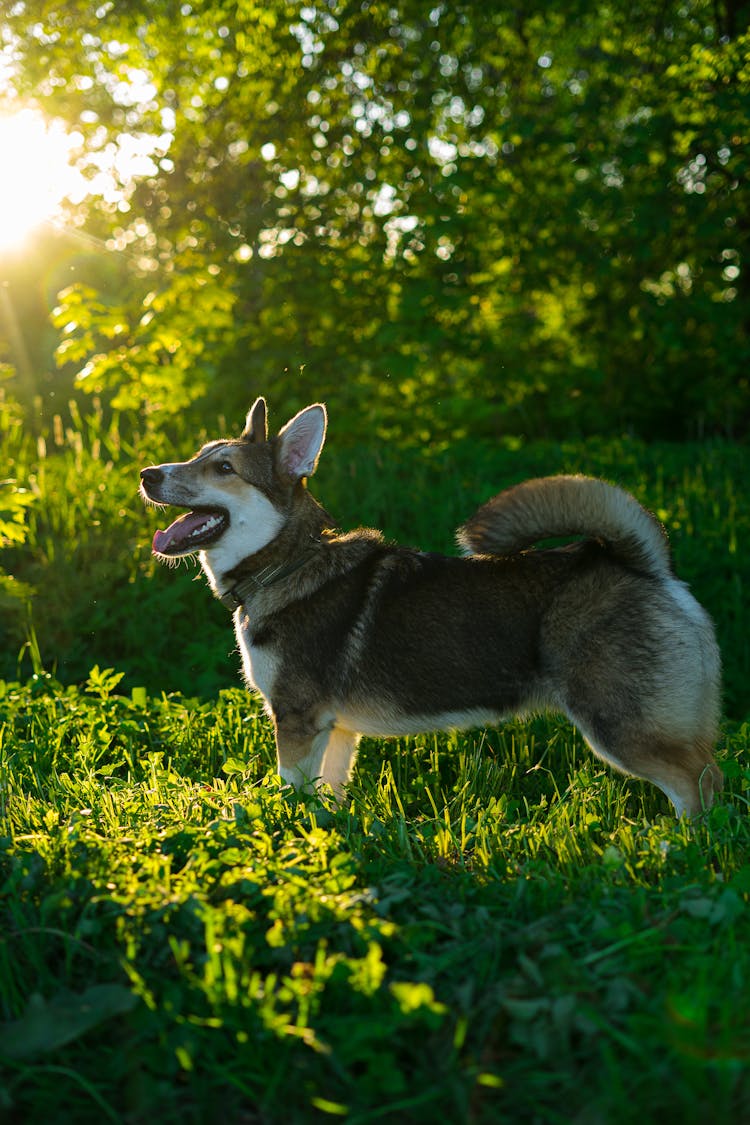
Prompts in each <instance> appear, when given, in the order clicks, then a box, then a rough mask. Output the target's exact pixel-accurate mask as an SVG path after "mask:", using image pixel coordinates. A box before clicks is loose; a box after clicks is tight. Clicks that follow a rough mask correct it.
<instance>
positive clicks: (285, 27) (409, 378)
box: [6, 0, 750, 443]
mask: <svg viewBox="0 0 750 1125" xmlns="http://www.w3.org/2000/svg"><path fill="white" fill-rule="evenodd" d="M749 15H750V7H749V6H748V4H747V3H735V2H734V0H731V2H730V0H718V2H715V0H690V3H684V2H683V0H668V2H666V3H664V2H663V0H638V2H637V3H635V4H629V5H628V6H627V7H618V6H617V5H612V4H603V3H600V2H599V0H569V2H568V3H566V4H564V5H562V4H561V5H552V6H551V5H550V4H548V3H546V2H545V3H539V2H538V0H535V2H532V3H526V4H524V5H522V6H521V7H520V8H518V7H513V6H511V5H497V4H489V5H477V4H475V3H469V2H468V0H457V2H452V3H451V4H438V5H435V6H433V7H432V8H428V7H426V6H425V5H424V4H423V3H417V2H415V0H402V2H400V3H398V4H395V5H394V4H392V3H385V2H382V0H377V2H374V3H368V4H367V5H365V6H364V7H362V6H361V5H359V6H358V5H356V4H355V5H351V4H349V3H348V2H346V0H330V2H329V3H326V4H325V5H321V6H314V5H309V4H305V3H302V2H298V0H294V2H292V3H290V2H288V0H269V2H268V3H266V4H263V5H258V4H256V3H240V4H237V3H235V2H232V3H228V2H226V3H225V2H219V3H217V2H216V0H211V2H210V3H208V2H206V0H193V2H192V3H190V4H183V5H181V6H180V7H178V8H177V7H175V6H174V5H173V4H168V3H166V2H164V0H160V2H158V3H153V2H152V0H149V3H143V2H141V0H136V2H133V3H128V4H126V5H114V6H113V5H104V6H102V5H101V4H99V3H98V0H97V2H96V3H94V2H92V0H75V2H74V3H70V2H66V3H65V4H60V3H50V2H49V0H27V2H26V3H25V4H23V5H16V6H15V7H14V8H13V10H12V11H11V12H10V13H9V14H8V17H7V21H6V23H7V34H8V37H9V38H10V39H11V41H12V44H13V56H14V65H15V68H16V69H15V75H14V83H15V85H16V87H17V89H18V90H19V92H20V93H21V94H24V93H28V94H30V95H31V96H33V97H34V99H35V100H36V101H37V102H38V103H39V104H41V105H42V106H44V107H45V108H47V109H48V110H49V112H50V114H52V115H56V116H59V117H61V118H63V119H64V120H65V121H66V122H67V123H68V124H69V125H70V126H71V127H75V128H76V129H77V130H78V131H79V132H80V134H81V135H82V136H83V138H84V144H83V151H82V155H81V163H82V165H83V167H84V168H86V169H87V170H88V172H89V174H90V175H91V176H94V175H95V173H96V171H97V170H98V167H99V165H100V164H101V163H105V162H107V159H108V157H109V158H111V155H112V154H113V153H116V152H118V151H120V150H122V151H123V152H125V151H126V150H127V146H128V144H129V143H130V142H129V141H128V137H129V136H136V137H137V138H138V141H139V143H141V142H145V141H148V142H149V143H150V145H151V149H152V155H151V158H150V166H149V169H148V171H147V173H146V174H145V175H144V176H142V178H141V179H139V180H133V181H131V180H128V178H127V175H126V174H125V173H123V175H122V179H123V182H122V183H119V184H117V185H116V186H117V187H118V188H119V190H120V192H121V198H120V200H119V202H116V201H114V200H113V199H111V198H107V199H100V198H95V199H92V200H90V201H89V202H88V203H87V204H86V205H85V206H83V207H82V208H81V212H82V213H81V215H79V216H78V218H79V220H80V219H83V218H85V219H86V222H87V230H88V232H89V233H90V234H92V235H94V236H95V237H100V238H101V239H102V240H103V242H104V243H105V244H106V246H107V247H108V248H109V249H110V250H112V251H118V253H119V255H120V256H119V258H118V259H117V262H118V266H119V276H117V278H116V280H115V278H114V277H112V276H110V277H109V278H108V279H107V281H106V284H105V285H104V287H102V285H101V284H96V285H94V286H93V287H92V285H91V284H90V278H89V276H88V273H90V271H87V267H83V268H82V274H81V268H79V276H81V277H82V280H81V281H80V282H79V283H78V284H77V285H74V286H73V287H68V288H67V289H66V291H65V292H64V293H63V295H62V297H61V299H60V302H59V306H58V309H59V312H58V314H57V316H56V321H57V324H58V327H59V328H60V329H61V331H62V340H61V342H60V345H59V347H58V358H59V359H60V361H61V362H63V363H65V364H66V365H67V369H68V370H77V371H78V372H79V378H80V380H81V385H82V386H83V387H87V388H90V389H91V390H94V391H96V392H100V391H106V392H107V393H108V394H112V395H114V396H115V398H116V401H117V403H118V404H119V405H121V406H127V407H131V406H136V405H143V406H144V408H145V409H149V410H154V409H158V410H160V411H162V412H163V413H164V414H165V415H169V414H171V415H174V416H176V415H178V414H180V413H181V412H183V411H184V410H185V409H186V408H188V407H189V406H190V404H191V403H194V402H196V400H199V401H200V404H201V407H202V408H203V409H205V408H206V407H208V409H209V412H210V413H211V414H212V415H213V414H215V413H217V412H218V411H226V412H229V411H233V412H235V413H239V411H240V410H241V409H243V408H244V405H245V403H246V402H247V400H248V399H249V398H250V397H251V395H252V394H253V393H255V392H260V391H262V392H264V393H269V394H270V393H273V397H274V400H275V401H276V402H283V404H284V406H285V408H288V409H291V408H292V407H298V406H299V405H300V404H301V403H302V402H303V401H305V400H309V399H311V398H320V397H322V398H327V399H328V400H330V401H331V402H335V403H336V405H337V409H338V412H339V415H340V416H342V417H345V418H346V419H347V428H348V431H349V432H350V433H351V434H352V435H355V436H356V437H357V438H358V439H361V438H362V437H363V436H364V435H372V434H373V433H376V434H378V435H381V436H397V437H398V438H399V439H400V440H401V441H402V442H403V441H407V440H408V441H415V442H417V443H419V442H421V441H423V440H426V439H427V437H428V435H430V436H431V437H432V438H434V437H435V436H439V437H440V438H446V437H450V438H454V437H456V436H458V435H462V434H468V433H472V434H475V435H476V434H482V435H490V436H495V435H496V434H497V432H498V429H499V428H503V429H504V430H506V431H511V432H513V433H518V432H522V433H525V434H527V435H529V436H532V435H533V436H543V437H559V436H560V435H569V434H579V435H580V434H589V433H596V432H608V433H619V432H622V431H623V430H631V431H634V432H636V433H639V434H640V435H641V436H644V437H654V436H660V437H669V438H675V437H678V438H683V437H685V436H691V437H700V436H702V435H703V434H705V433H722V434H725V435H732V434H744V433H745V432H746V429H747V424H748V381H747V369H748V361H749V360H750V344H749V342H748V324H750V316H749V315H748V301H750V287H749V286H748V277H750V273H749V272H748V269H747V256H748V225H747V223H746V222H745V220H744V216H745V213H746V212H747V209H748V208H747V195H748V191H749V190H750V179H749V177H748V164H747V158H746V155H745V154H746V151H747V147H748V139H749V138H748V122H749V121H750V77H749V76H750V70H749V69H748V66H747V54H748V34H747V25H748V16H749ZM82 28H84V29H86V34H83V35H81V34H79V32H80V30H81V29H82ZM99 272H100V273H101V271H99ZM95 280H96V279H95ZM87 285H88V288H87Z"/></svg>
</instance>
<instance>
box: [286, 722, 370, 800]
mask: <svg viewBox="0 0 750 1125" xmlns="http://www.w3.org/2000/svg"><path fill="white" fill-rule="evenodd" d="M358 743H359V735H357V734H355V733H354V732H352V731H348V730H343V729H342V728H340V727H336V726H334V719H333V718H331V719H329V720H328V721H327V722H326V723H325V724H324V725H321V724H320V722H319V721H316V717H315V716H314V715H312V714H310V713H309V712H287V713H285V714H283V715H277V716H276V751H277V754H278V768H279V774H280V776H281V778H282V779H283V780H284V781H286V782H287V783H288V784H290V785H293V786H294V787H295V788H296V789H299V788H302V787H303V786H305V785H314V784H316V783H318V784H320V783H322V784H324V785H330V787H331V789H332V790H333V793H334V796H335V797H336V798H337V799H338V798H340V797H341V796H342V793H343V790H344V786H345V785H346V783H347V781H348V780H349V774H350V772H351V768H352V764H353V761H354V755H355V752H356V749H357V744H358Z"/></svg>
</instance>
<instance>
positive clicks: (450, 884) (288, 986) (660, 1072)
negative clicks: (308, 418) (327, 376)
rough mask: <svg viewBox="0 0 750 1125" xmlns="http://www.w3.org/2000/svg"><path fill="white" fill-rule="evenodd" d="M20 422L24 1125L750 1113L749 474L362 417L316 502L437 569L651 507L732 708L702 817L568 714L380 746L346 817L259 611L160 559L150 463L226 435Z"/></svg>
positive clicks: (10, 1023)
mask: <svg viewBox="0 0 750 1125" xmlns="http://www.w3.org/2000/svg"><path fill="white" fill-rule="evenodd" d="M2 407H3V404H2V403H1V402H0V415H2V419H0V420H2V421H3V424H4V427H5V438H4V455H5V458H6V463H7V468H6V470H5V473H6V475H7V477H8V478H9V479H10V480H11V481H15V482H16V483H17V485H18V486H21V487H24V488H25V489H27V493H26V494H25V495H24V502H23V506H18V505H17V506H15V507H13V505H12V504H11V503H10V501H8V499H7V498H8V496H9V495H10V494H9V493H7V492H6V493H4V494H3V495H4V496H5V501H4V503H5V505H6V506H5V507H3V505H2V504H0V517H2V516H3V513H5V516H4V518H5V526H6V529H7V524H8V522H9V521H11V520H12V521H13V522H14V527H13V528H12V529H11V531H12V541H11V543H10V546H9V547H8V548H7V549H6V550H5V551H4V552H3V558H2V564H3V570H4V571H5V574H4V575H3V574H2V573H1V572H0V624H2V627H3V630H4V643H3V646H2V649H3V651H2V655H0V1119H2V1120H3V1121H8V1122H10V1123H11V1125H36V1123H37V1122H42V1121H45V1122H46V1121H48V1120H54V1121H55V1122H61V1123H63V1125H65V1123H68V1122H69V1123H70V1125H85V1123H86V1122H89V1121H90V1122H97V1123H100V1122H102V1121H112V1122H121V1123H122V1125H141V1123H143V1125H146V1123H148V1125H150V1123H151V1122H152V1121H154V1120H159V1121H160V1122H163V1123H165V1125H169V1123H171V1122H174V1123H175V1125H176V1123H177V1122H179V1123H180V1125H185V1123H191V1122H195V1123H196V1125H204V1123H210V1122H214V1121H216V1122H219V1121H221V1122H231V1123H233V1125H235V1123H236V1125H296V1123H298V1122H299V1123H303V1125H307V1123H308V1122H311V1123H315V1122H326V1121H331V1120H337V1119H340V1120H346V1121H348V1122H350V1123H353V1125H370V1123H373V1125H374V1123H378V1122H388V1123H390V1122H404V1123H411V1122H416V1123H422V1122H424V1123H427V1122H432V1121H434V1120H444V1121H447V1122H450V1123H455V1125H485V1123H486V1125H497V1123H500V1125H504V1123H506V1122H507V1123H508V1125H516V1123H519V1122H521V1123H524V1122H528V1123H530V1125H532V1123H542V1125H548V1123H549V1125H563V1123H564V1125H568V1123H570V1122H575V1123H576V1125H620V1123H622V1125H626V1123H627V1125H629V1123H631V1122H632V1121H633V1120H637V1119H641V1120H642V1121H644V1122H650V1121H663V1120H680V1121H682V1122H684V1123H686V1125H690V1123H695V1125H703V1123H704V1122H705V1121H707V1120H711V1122H712V1123H715V1125H721V1123H723V1122H727V1123H729V1122H730V1121H731V1122H732V1125H735V1123H736V1122H737V1121H739V1120H745V1119H750V1078H749V1077H748V1075H749V1074H750V1066H749V1063H750V1025H748V1020H747V1013H746V1007H747V1005H746V1002H745V999H744V998H745V996H746V995H747V992H748V987H750V952H749V951H750V911H749V909H748V905H749V898H750V863H749V862H748V860H749V855H748V851H749V845H750V828H748V824H749V823H750V821H749V820H748V801H749V800H750V759H748V740H749V738H750V723H748V721H747V720H748V716H749V715H750V687H749V686H748V685H750V641H749V640H748V638H749V637H750V621H749V620H748V612H747V597H746V590H747V586H748V579H749V578H750V575H749V574H748V565H749V564H748V562H747V559H748V551H747V549H746V542H747V534H748V530H749V529H750V502H749V501H748V499H747V497H746V494H745V492H744V491H743V490H742V489H741V487H740V482H741V481H743V480H744V479H747V475H748V468H749V466H748V452H747V450H746V449H745V448H743V447H739V446H732V445H726V444H722V445H701V446H697V445H696V446H690V447H687V446H684V447H677V446H668V445H659V446H644V445H642V444H640V443H638V442H634V441H630V440H625V439H623V440H622V441H619V442H602V443H598V442H588V443H586V444H585V445H582V444H571V445H569V446H564V447H562V448H559V447H552V446H544V445H539V444H534V445H526V446H524V445H519V444H518V443H513V442H510V441H506V442H501V443H498V445H497V446H495V447H490V446H489V445H479V446H477V445H476V444H471V445H470V444H468V443H467V444H464V445H458V446H456V447H453V448H451V450H449V451H447V450H411V451H403V450H401V451H399V450H396V449H382V448H378V449H371V450H363V449H360V450H347V449H346V448H344V447H343V446H342V445H337V441H336V432H335V427H334V429H333V431H332V435H331V439H330V448H329V449H328V450H327V451H326V453H325V455H324V459H323V464H322V465H321V470H320V474H319V476H320V481H319V483H318V481H317V480H316V489H315V491H316V494H318V495H320V497H321V499H322V500H323V501H324V502H325V503H326V504H327V506H328V507H329V508H330V509H331V510H332V511H333V512H334V513H335V514H336V516H337V517H338V518H339V519H340V520H341V524H342V526H344V527H348V526H352V525H353V524H355V523H356V522H359V521H361V522H363V523H370V524H373V525H376V526H381V527H383V528H384V530H385V531H386V533H387V534H389V535H391V536H394V537H395V538H398V539H400V540H402V541H407V542H415V543H417V544H419V545H420V546H423V547H425V548H429V549H441V550H447V549H450V548H451V540H452V532H453V528H454V527H455V526H456V525H457V524H458V523H459V522H460V521H461V520H462V519H463V518H465V516H466V515H467V514H468V513H470V512H471V511H472V509H473V508H474V507H475V506H476V505H477V504H478V503H480V502H481V501H483V500H484V499H486V498H487V497H488V496H489V495H490V494H491V493H492V492H493V491H495V490H496V489H498V488H499V487H502V486H504V485H506V484H510V483H512V482H514V481H516V480H520V479H522V478H524V477H527V476H530V475H535V474H540V473H549V472H576V471H583V472H592V473H596V474H599V475H602V476H605V477H608V478H610V479H614V480H617V481H619V482H620V483H622V484H624V485H625V486H626V487H628V488H630V489H631V490H632V491H634V492H635V493H636V495H637V496H638V497H639V498H640V499H641V500H642V501H644V502H645V503H647V504H648V505H649V506H650V507H652V508H653V509H655V510H656V511H657V512H658V514H659V516H660V518H661V519H663V520H664V521H665V523H666V524H667V526H668V528H669V530H670V534H671V537H672V542H673V546H674V551H675V556H676V560H677V567H678V571H679V573H680V574H681V575H682V576H683V577H684V578H686V579H687V580H688V581H689V582H690V584H691V586H692V588H693V590H694V592H695V593H696V595H697V596H698V597H699V599H700V600H701V601H702V602H703V603H704V604H705V605H706V606H707V607H708V608H709V609H710V611H711V613H712V614H713V616H714V618H715V620H716V622H717V629H718V633H719V638H720V642H721V646H722V650H723V654H724V661H725V684H726V691H725V713H726V715H727V718H726V720H725V724H724V734H723V739H722V746H721V749H720V755H719V757H720V764H721V765H722V768H723V769H724V772H725V775H726V787H725V791H724V794H723V797H722V801H721V803H720V804H719V805H717V807H716V808H715V809H714V810H712V811H711V813H710V814H708V815H706V816H704V817H702V818H701V819H700V820H699V821H698V822H696V823H695V824H692V825H689V824H687V823H685V822H679V823H678V822H675V821H674V819H673V818H672V816H671V814H670V810H669V806H668V802H667V800H666V798H664V797H663V795H661V794H660V793H658V792H657V791H656V790H654V789H653V788H651V787H649V786H648V785H646V784H643V783H640V782H637V781H634V780H632V779H627V778H622V777H619V776H615V775H614V774H612V773H611V772H610V771H608V770H607V769H606V768H605V767H603V766H602V765H601V764H600V763H598V762H597V761H596V760H595V759H593V758H592V757H591V755H590V754H589V752H588V751H587V750H586V749H585V747H584V746H583V745H582V742H581V739H580V737H579V736H578V735H577V733H576V732H575V731H574V730H573V729H572V728H571V727H570V726H568V725H566V724H565V723H563V722H562V721H559V720H557V719H556V718H554V717H550V718H540V719H536V720H534V721H533V722H527V723H509V724H507V725H505V726H503V727H502V728H500V729H498V730H489V731H473V732H468V733H465V734H462V735H458V736H457V735H439V736H429V737H425V738H420V739H413V740H396V741H392V742H383V741H375V740H370V741H368V740H365V741H364V742H363V745H362V751H361V755H360V767H359V769H358V770H357V772H356V775H355V778H354V781H353V784H352V786H351V789H350V794H349V799H348V802H347V804H346V805H345V806H344V807H333V806H331V805H329V804H327V803H325V802H321V801H320V800H317V799H315V798H312V797H290V796H289V795H288V794H287V793H286V792H285V791H283V790H282V789H281V788H280V785H279V782H278V780H277V779H276V777H275V775H274V772H273V768H274V753H273V745H272V737H271V730H270V725H269V723H268V721H267V720H266V718H265V717H264V716H263V714H262V711H261V710H260V708H259V706H258V703H257V701H254V700H253V699H251V698H250V697H248V696H247V694H246V693H245V692H243V691H242V690H240V689H239V688H236V687H235V688H231V687H230V688H228V689H225V690H221V689H222V687H225V686H226V685H231V684H234V683H236V682H237V664H238V661H237V657H236V655H233V654H232V651H231V650H232V647H233V639H232V636H231V629H230V626H229V621H228V619H227V616H226V614H225V613H224V611H223V610H222V609H221V608H220V607H219V606H217V604H216V603H215V602H213V600H212V599H211V598H210V596H209V595H208V592H207V591H206V590H205V589H202V588H197V587H196V586H195V585H194V584H193V577H194V574H193V572H191V571H189V570H187V569H185V568H183V569H182V570H181V571H179V572H168V571H165V570H159V569H154V567H153V564H152V563H151V560H150V557H149V552H148V542H149V540H150V537H151V532H152V530H153V526H154V521H155V519H157V518H158V517H155V516H154V515H153V514H151V513H147V512H145V511H144V510H143V509H142V507H141V505H140V503H139V501H138V500H137V497H136V492H135V490H136V485H137V473H136V470H137V468H138V467H139V466H140V465H142V464H145V463H147V462H149V461H155V460H159V459H163V458H165V457H168V458H169V459H174V457H176V456H186V455H188V454H189V453H190V452H192V450H193V448H194V446H195V445H197V444H198V443H199V442H200V440H201V439H202V437H203V436H204V435H199V436H198V437H197V439H195V440H188V439H187V438H184V440H183V439H179V441H178V442H177V443H176V445H175V446H173V447H167V446H166V445H165V443H164V439H163V438H158V437H157V436H156V435H154V434H152V433H143V434H140V435H139V434H138V433H137V432H136V431H135V430H134V429H133V428H132V427H125V426H123V427H122V433H121V428H120V427H118V425H117V424H116V423H115V422H111V421H110V422H105V420H104V416H103V414H102V413H101V412H100V411H99V412H97V411H96V410H93V411H91V412H90V413H89V415H87V416H86V417H85V418H83V417H81V416H80V415H76V414H75V412H74V413H73V415H72V416H71V418H70V419H69V422H68V424H67V425H65V424H63V423H62V422H61V421H59V420H58V421H57V422H55V424H54V425H53V426H52V427H51V430H50V433H49V434H48V435H46V439H45V440H44V441H39V442H36V441H34V440H32V438H31V437H30V435H29V433H28V430H27V428H26V427H25V426H24V425H23V420H22V419H21V418H20V417H15V416H13V415H12V412H10V413H8V411H7V410H6V412H5V413H3V409H4V408H2ZM126 434H127V436H124V435H126ZM7 487H8V486H6V488H7ZM11 487H14V486H11ZM0 499H2V498H0ZM2 526H3V525H2V521H1V520H0V531H2ZM19 529H20V530H19ZM10 576H12V577H10ZM30 591H31V592H32V596H31V598H30V597H29V592H30ZM19 654H20V655H19ZM92 666H93V667H92ZM112 667H116V668H117V669H118V671H117V672H112V671H111V668H112ZM45 669H48V670H49V671H45ZM176 689H182V691H186V692H187V693H188V694H180V693H179V691H177V690H176Z"/></svg>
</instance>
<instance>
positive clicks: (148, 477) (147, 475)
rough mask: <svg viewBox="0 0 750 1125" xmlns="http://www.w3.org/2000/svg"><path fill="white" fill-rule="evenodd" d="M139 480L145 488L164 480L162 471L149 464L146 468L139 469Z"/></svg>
mask: <svg viewBox="0 0 750 1125" xmlns="http://www.w3.org/2000/svg"><path fill="white" fill-rule="evenodd" d="M141 480H142V481H143V483H144V485H145V486H146V488H149V487H153V486H154V485H157V484H161V482H162V481H163V480H164V473H163V472H162V470H161V469H157V468H156V467H155V466H153V465H151V466H150V467H149V468H148V469H141Z"/></svg>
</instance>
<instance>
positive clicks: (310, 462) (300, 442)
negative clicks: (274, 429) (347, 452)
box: [278, 402, 328, 480]
mask: <svg viewBox="0 0 750 1125" xmlns="http://www.w3.org/2000/svg"><path fill="white" fill-rule="evenodd" d="M327 423H328V418H327V416H326V408H325V406H323V404H322V403H320V402H316V403H315V404H314V405H313V406H307V407H306V408H305V409H304V410H300V412H299V414H295V416H294V418H292V420H291V421H290V422H287V424H286V425H285V426H284V428H283V429H282V430H281V431H280V432H279V458H278V460H279V465H280V467H281V469H282V470H283V471H284V472H285V473H286V475H287V476H289V477H291V478H292V480H301V479H302V477H311V476H312V475H313V473H314V472H315V469H316V467H317V464H318V457H319V456H320V451H321V449H322V448H323V442H324V441H325V436H326V425H327Z"/></svg>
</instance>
